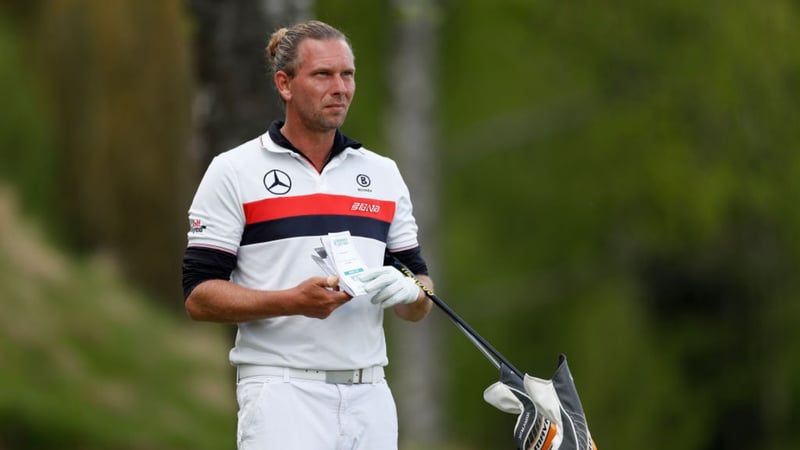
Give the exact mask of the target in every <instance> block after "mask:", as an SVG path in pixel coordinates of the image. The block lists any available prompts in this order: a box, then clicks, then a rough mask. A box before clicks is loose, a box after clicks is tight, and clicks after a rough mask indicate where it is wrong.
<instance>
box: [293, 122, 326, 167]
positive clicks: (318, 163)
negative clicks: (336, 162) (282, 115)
mask: <svg viewBox="0 0 800 450" xmlns="http://www.w3.org/2000/svg"><path fill="white" fill-rule="evenodd" d="M281 133H282V134H283V135H284V136H285V137H286V139H288V140H289V142H291V143H292V145H294V146H295V147H296V148H297V149H298V150H300V151H301V152H303V155H304V156H305V157H306V158H308V160H309V161H310V162H311V164H313V165H314V167H315V168H316V169H317V170H318V171H319V170H322V167H323V166H324V165H325V163H326V162H328V158H329V157H330V153H331V148H333V139H334V137H335V136H336V130H335V129H334V130H325V131H312V130H308V129H305V128H304V129H302V130H301V129H298V127H296V126H293V124H291V123H290V122H289V121H288V120H287V121H286V123H284V124H283V127H282V128H281Z"/></svg>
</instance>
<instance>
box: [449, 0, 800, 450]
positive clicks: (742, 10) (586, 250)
mask: <svg viewBox="0 0 800 450" xmlns="http://www.w3.org/2000/svg"><path fill="white" fill-rule="evenodd" d="M628 3H629V2H614V3H612V4H606V3H604V4H602V5H601V4H597V5H594V4H589V3H584V4H582V5H581V6H580V8H578V7H577V5H575V4H564V3H558V2H537V3H535V4H525V3H522V2H514V1H505V2H501V4H496V5H495V8H496V11H497V13H496V14H487V13H486V10H485V9H484V8H482V7H481V6H480V5H479V4H478V2H462V3H460V4H459V5H458V6H454V7H453V8H452V9H451V12H452V14H451V15H448V16H447V21H446V25H445V30H444V34H445V36H447V41H446V44H445V48H443V49H442V54H443V55H447V56H446V58H445V59H444V60H443V63H444V64H445V67H444V69H443V70H442V73H443V74H444V78H443V80H442V82H441V86H442V96H441V97H442V99H444V103H443V105H442V107H443V110H442V111H443V120H444V123H445V124H446V126H445V129H444V130H443V131H444V133H445V139H446V141H445V142H446V143H445V145H444V146H443V148H444V150H445V152H446V159H447V160H448V161H450V162H451V163H450V164H449V165H448V167H449V168H450V171H449V172H448V173H447V177H446V179H447V181H448V190H447V192H446V194H445V195H446V198H447V199H448V200H447V201H445V202H444V203H445V204H447V205H448V206H449V207H448V208H447V211H445V213H444V214H443V219H444V220H445V221H446V224H447V225H446V228H447V229H448V231H449V232H448V233H447V236H448V239H447V248H448V252H447V253H448V254H449V255H450V257H449V258H448V259H447V260H448V265H447V274H448V277H449V278H450V279H452V280H454V281H453V282H451V284H452V287H451V289H450V294H451V295H452V296H453V297H454V298H458V299H459V302H463V306H462V305H459V306H460V307H461V308H466V309H467V311H469V313H470V317H472V316H473V315H474V317H477V318H478V319H477V321H478V326H479V327H480V329H485V330H488V332H487V334H488V335H489V336H490V340H494V341H497V342H498V344H497V345H498V347H500V348H507V349H509V350H508V352H509V354H510V356H513V358H511V359H512V361H519V363H518V364H519V365H520V366H522V367H525V368H526V369H528V370H530V371H533V372H534V373H535V374H537V375H539V376H547V375H548V374H549V371H550V370H552V368H550V367H552V366H551V365H552V364H554V358H555V354H556V353H557V352H561V351H563V352H566V353H567V354H568V355H569V356H571V361H572V364H571V365H572V366H573V372H574V374H575V376H576V381H577V383H578V386H579V388H580V389H581V393H582V395H583V396H584V403H585V406H586V409H587V411H588V414H589V420H590V425H592V429H593V430H594V432H595V433H596V434H597V438H598V441H599V445H600V447H601V448H603V447H608V448H618V449H620V448H643V447H645V446H646V447H647V448H668V447H672V446H673V445H674V442H681V445H683V446H686V447H688V448H731V447H732V446H733V447H738V446H742V445H747V444H750V445H751V446H768V447H770V448H780V447H781V446H784V447H785V446H787V445H790V436H791V435H792V434H793V433H794V432H792V431H791V428H790V427H789V423H791V419H792V417H794V416H796V414H797V413H796V411H797V408H798V405H797V404H796V401H794V402H790V403H791V404H786V403H785V400H784V401H780V400H778V399H779V395H778V394H777V393H778V392H783V393H786V392H792V391H794V390H795V389H796V383H795V382H793V381H791V380H793V379H796V374H797V371H798V369H799V368H798V367H797V365H796V364H784V363H777V360H783V361H785V360H787V359H790V355H791V354H792V353H791V351H792V349H793V348H796V346H797V342H798V339H800V336H797V334H796V333H793V332H791V330H790V329H789V328H786V327H785V324H784V325H781V324H779V323H775V322H773V321H772V319H774V318H775V317H776V315H780V316H784V315H789V316H791V317H793V319H788V318H786V316H784V318H785V320H786V321H790V320H797V319H798V318H800V317H799V316H797V308H796V307H794V306H792V303H793V302H792V301H791V299H793V298H796V297H797V295H798V293H797V291H795V288H796V286H795V284H796V283H794V282H793V281H792V277H791V275H790V274H791V273H793V272H794V271H796V270H797V269H798V265H800V259H798V256H800V254H798V250H799V249H800V248H799V247H798V246H797V244H798V243H797V240H796V239H794V238H793V235H794V230H796V229H797V227H798V225H800V223H799V222H798V220H797V214H796V207H794V206H793V203H795V201H794V199H796V198H797V196H798V194H800V191H798V186H797V183H796V182H795V181H793V180H797V179H798V175H800V173H798V169H800V165H799V164H798V163H799V162H800V153H798V151H797V150H798V141H797V138H796V135H795V134H793V132H792V131H791V130H792V129H793V127H794V125H793V123H794V122H795V121H796V117H797V105H798V104H799V103H798V101H800V92H798V89H797V86H798V85H797V82H796V81H797V75H798V73H800V72H799V71H798V70H799V69H800V58H798V56H797V55H798V54H800V53H798V50H800V49H798V48H797V43H798V42H800V41H798V37H800V36H798V34H797V31H796V30H797V19H798V17H797V11H796V7H795V6H793V5H792V4H791V3H789V2H771V3H770V4H769V5H768V6H767V5H765V4H763V3H761V2H744V3H742V2H740V3H739V4H737V7H736V8H717V7H712V6H711V5H708V4H705V3H692V2H680V1H676V2H669V3H666V4H664V3H659V4H652V5H651V4H647V5H645V4H636V5H635V6H634V5H633V4H628ZM755 36H758V37H757V38H756V37H755ZM476 87H477V88H476ZM498 113H499V114H498ZM462 198H463V199H465V200H460V199H462ZM476 243H480V245H476ZM455 280H471V282H470V283H468V284H462V283H458V281H455ZM476 280H477V281H476ZM778 311H780V312H778ZM781 322H782V321H781ZM767 324H769V325H767ZM501 326H502V327H503V328H504V329H501V328H500V327H501ZM524 336H527V338H526V339H525V338H522V337H524ZM520 339H523V342H520ZM456 345H459V346H464V344H456ZM548 355H549V356H548ZM766 355H769V356H768V357H767V356H766ZM475 359H477V358H476V357H470V356H469V355H468V354H467V352H460V351H459V352H458V353H456V354H455V357H454V358H453V361H455V362H454V366H456V367H459V370H458V373H468V372H470V371H471V368H472V366H473V365H475V364H479V363H478V362H477V361H472V360H475ZM543 361H544V362H543ZM765 373H769V374H770V375H769V376H770V378H772V379H773V380H778V381H776V383H777V384H764V383H763V377H764V376H765ZM455 381H456V382H455V385H454V390H455V391H457V392H477V389H478V387H479V385H480V384H481V383H479V382H473V381H469V380H463V379H458V380H455ZM490 381H491V380H488V379H487V380H483V384H484V385H485V384H488V383H489V382H490ZM471 402H474V398H465V399H463V400H460V401H458V403H457V405H456V406H457V410H458V411H470V412H466V413H465V416H466V417H465V421H466V422H467V424H468V426H466V427H465V430H466V433H468V434H470V433H472V434H470V436H469V437H466V439H467V440H470V439H480V440H481V441H482V442H487V443H488V442H497V441H498V440H499V439H501V438H502V436H503V434H504V433H505V430H502V427H500V426H498V427H497V430H498V431H496V432H493V431H485V430H483V431H480V434H477V433H478V432H476V431H473V430H479V429H481V428H482V427H481V426H479V424H481V423H482V422H483V416H482V413H479V412H477V411H471V410H469V409H468V406H467V405H468V404H470V403H471ZM778 404H781V405H782V406H780V407H778V408H777V409H775V406H774V405H778ZM687 405H692V407H691V409H688V408H687ZM737 417H743V418H745V419H735V418H737ZM742 420H746V422H747V423H746V424H745V423H743V422H742ZM667 433H668V435H669V439H665V440H660V441H656V442H653V440H652V436H655V435H664V434H667ZM795 437H796V436H795Z"/></svg>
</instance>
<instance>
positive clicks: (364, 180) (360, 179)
mask: <svg viewBox="0 0 800 450" xmlns="http://www.w3.org/2000/svg"><path fill="white" fill-rule="evenodd" d="M356 183H358V185H359V186H361V187H364V188H365V187H369V185H370V184H372V180H370V178H369V177H368V176H367V175H364V174H363V173H360V174H358V175H357V176H356Z"/></svg>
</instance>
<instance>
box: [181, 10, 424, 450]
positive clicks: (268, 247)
mask: <svg viewBox="0 0 800 450" xmlns="http://www.w3.org/2000/svg"><path fill="white" fill-rule="evenodd" d="M267 53H268V56H269V60H270V62H271V66H272V75H273V81H274V83H275V87H276V89H277V92H278V94H279V95H280V98H281V99H282V101H283V104H284V106H285V117H284V120H282V121H275V122H272V124H271V125H270V126H269V128H268V130H267V132H266V133H264V134H263V135H261V136H258V137H255V138H254V139H252V140H250V141H248V142H245V143H243V144H242V145H240V146H238V147H236V148H233V149H230V150H228V151H225V152H224V153H221V154H219V155H218V156H217V157H216V158H214V160H213V161H212V162H211V164H210V165H209V166H208V168H207V170H206V173H205V175H204V176H203V179H202V181H201V182H200V185H199V186H198V189H197V192H196V194H195V197H194V200H193V201H192V204H191V207H190V208H189V225H190V230H189V233H188V246H187V248H186V252H185V255H184V259H183V287H184V296H185V305H186V310H187V312H188V314H189V315H190V317H191V318H193V319H195V320H201V321H211V322H219V323H235V324H237V325H238V331H237V336H236V341H235V345H234V346H233V348H232V349H231V351H230V354H229V358H230V361H231V363H232V364H233V365H235V366H236V368H237V373H238V375H237V400H238V403H239V412H238V436H237V445H238V448H239V449H240V450H254V449H258V450H270V449H274V450H292V449H298V450H299V449H303V450H306V449H308V450H311V449H313V450H335V449H362V450H390V449H396V448H397V440H398V431H397V429H398V426H397V413H396V407H395V403H394V399H393V397H392V394H391V391H390V390H389V386H388V385H387V383H386V379H385V376H384V367H385V366H386V364H387V363H388V360H387V357H386V342H385V337H384V330H383V318H384V311H389V310H392V311H394V313H395V314H396V315H397V316H398V317H400V318H401V319H405V320H409V321H418V320H421V319H422V318H424V317H425V316H426V315H427V314H428V312H429V311H430V309H431V302H430V300H429V299H428V298H427V297H426V296H425V294H424V293H423V291H422V289H420V288H419V287H418V286H417V285H416V284H415V283H414V281H413V280H411V279H410V278H407V277H405V276H404V275H403V274H401V273H400V272H399V271H398V270H396V269H394V268H393V267H391V266H384V257H385V253H386V252H388V253H390V254H391V255H393V256H395V257H396V258H398V259H399V260H400V261H401V262H403V263H404V264H405V265H406V266H408V267H409V268H410V269H411V271H412V272H413V273H415V274H416V275H417V276H418V278H419V279H420V280H421V281H422V282H423V283H424V284H425V285H426V286H427V287H429V288H433V285H432V282H431V280H430V278H429V277H428V276H427V274H428V269H427V266H426V263H425V260H424V258H423V256H422V254H421V253H420V247H419V244H418V241H417V225H416V222H415V220H414V216H413V214H412V204H411V199H410V198H409V192H408V188H407V186H406V184H405V182H404V181H403V178H402V176H401V175H400V172H399V171H398V168H397V165H396V164H395V162H394V161H392V160H391V159H389V158H386V157H384V156H380V155H378V154H376V153H373V152H372V151H369V150H367V149H366V148H364V147H363V146H362V145H361V144H360V143H358V142H356V141H355V140H353V139H351V138H349V137H347V136H345V135H344V134H342V132H341V131H340V129H339V128H340V127H341V126H342V124H343V123H344V121H345V117H346V116H347V111H348V108H349V107H350V102H351V101H352V99H353V95H354V94H355V89H356V83H355V74H356V69H355V63H354V56H353V51H352V48H351V47H350V44H349V41H348V39H347V38H346V36H345V35H344V34H342V32H340V31H339V30H337V29H335V28H333V27H331V26H330V25H327V24H325V23H322V22H318V21H310V22H305V23H300V24H297V25H295V26H292V27H291V28H288V29H287V28H282V29H280V30H278V31H276V32H275V33H273V34H272V36H271V39H270V41H269V44H268V46H267ZM342 231H349V233H350V235H351V237H352V238H351V240H352V242H353V246H354V248H355V250H356V251H357V253H358V254H359V255H360V256H361V258H362V259H363V261H364V263H365V265H366V267H367V268H368V269H367V270H366V271H365V272H364V273H363V274H362V275H361V276H360V277H359V280H360V281H361V282H362V283H363V285H364V288H365V290H366V292H367V294H366V295H361V296H357V297H351V296H350V295H348V294H346V293H345V292H344V290H342V289H340V288H339V287H338V285H337V279H336V278H335V277H326V276H325V273H324V272H323V271H322V270H321V269H320V267H319V266H318V265H317V264H316V263H315V262H314V260H313V259H312V258H311V255H312V253H314V249H315V248H317V247H320V246H321V243H320V238H321V237H325V236H327V235H328V233H332V232H342ZM409 370H411V369H409Z"/></svg>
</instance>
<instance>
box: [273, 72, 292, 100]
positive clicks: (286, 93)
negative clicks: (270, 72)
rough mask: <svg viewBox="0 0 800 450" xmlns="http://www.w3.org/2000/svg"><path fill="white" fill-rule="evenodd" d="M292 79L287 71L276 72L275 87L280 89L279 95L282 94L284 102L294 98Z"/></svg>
mask: <svg viewBox="0 0 800 450" xmlns="http://www.w3.org/2000/svg"><path fill="white" fill-rule="evenodd" d="M291 81H292V79H291V78H290V77H289V75H288V74H287V73H286V72H284V71H282V70H279V71H277V72H275V87H276V88H277V90H278V95H280V96H281V99H283V101H284V102H285V101H288V100H289V99H291V98H292V90H291V89H290V86H289V85H290V84H291Z"/></svg>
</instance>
